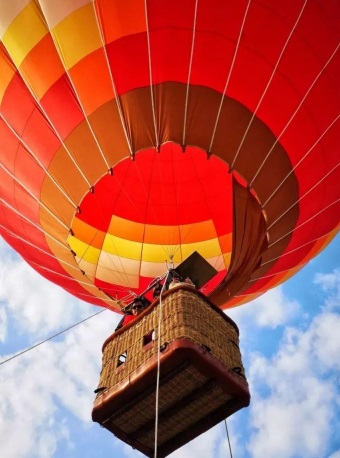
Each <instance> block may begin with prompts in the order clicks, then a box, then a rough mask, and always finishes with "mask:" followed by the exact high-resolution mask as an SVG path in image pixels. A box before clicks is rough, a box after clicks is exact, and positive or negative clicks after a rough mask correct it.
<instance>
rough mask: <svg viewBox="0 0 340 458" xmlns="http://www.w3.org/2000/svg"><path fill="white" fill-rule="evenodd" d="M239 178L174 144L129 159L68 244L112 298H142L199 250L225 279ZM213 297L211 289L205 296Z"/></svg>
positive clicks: (109, 178)
mask: <svg viewBox="0 0 340 458" xmlns="http://www.w3.org/2000/svg"><path fill="white" fill-rule="evenodd" d="M232 205H233V203H232V174H231V173H230V168H229V166H228V164H226V163H225V162H224V161H223V160H221V159H220V158H218V157H216V156H211V157H208V156H207V154H206V152H204V151H203V150H201V149H199V148H195V147H189V146H188V147H186V148H185V151H184V152H183V148H182V147H181V146H180V145H178V144H175V143H167V144H164V145H162V147H161V148H160V150H159V152H157V150H156V149H154V148H149V149H145V150H142V151H140V152H138V153H137V154H136V156H135V158H134V160H133V161H132V160H131V159H130V158H126V159H124V160H122V161H120V162H119V163H118V164H116V166H115V167H114V168H113V169H112V172H111V173H107V174H105V175H104V176H103V177H101V179H100V180H98V181H97V183H96V184H95V186H94V187H92V188H91V190H89V192H88V193H87V194H86V195H85V196H84V198H83V199H82V201H81V203H80V205H79V208H78V212H76V213H75V214H74V217H73V221H72V228H71V231H70V235H69V237H68V244H69V246H70V248H71V250H72V251H73V253H74V255H75V260H76V262H77V264H78V266H79V269H80V270H82V271H83V272H84V273H85V275H86V276H87V277H88V278H90V279H91V281H93V283H94V284H95V285H96V286H98V287H100V288H101V289H102V290H103V291H104V292H106V293H107V294H109V295H110V296H111V297H114V298H116V299H121V298H122V297H124V295H125V294H126V292H127V291H129V292H131V291H132V292H135V293H139V292H140V291H142V290H143V288H144V287H146V286H147V284H148V282H149V281H150V280H152V278H154V277H156V276H158V275H160V274H162V273H164V271H165V270H166V264H167V262H168V261H169V260H170V259H172V260H173V262H174V263H175V265H178V264H179V263H180V262H182V261H183V260H184V259H186V258H187V257H188V256H190V254H191V253H193V252H194V251H198V252H199V253H200V254H201V255H202V256H203V257H204V259H206V260H207V261H208V262H209V263H210V264H211V265H212V266H213V267H214V268H215V269H216V270H217V271H218V274H217V275H216V278H214V280H213V281H212V282H211V285H212V286H210V287H208V289H209V290H210V289H212V288H213V287H215V286H217V284H218V283H220V281H221V280H222V279H223V278H224V276H225V274H226V271H227V269H228V266H229V263H230V256H231V248H232V210H233V209H232ZM205 292H206V290H205Z"/></svg>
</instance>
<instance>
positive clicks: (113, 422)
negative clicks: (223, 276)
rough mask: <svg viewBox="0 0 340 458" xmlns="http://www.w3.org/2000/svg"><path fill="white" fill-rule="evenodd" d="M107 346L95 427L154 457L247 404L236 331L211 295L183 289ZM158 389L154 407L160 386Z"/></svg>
mask: <svg viewBox="0 0 340 458" xmlns="http://www.w3.org/2000/svg"><path fill="white" fill-rule="evenodd" d="M159 313H160V305H159V300H157V301H155V302H154V303H153V304H151V306H150V307H149V308H148V309H147V310H145V311H144V312H143V313H142V314H141V315H139V317H138V318H136V320H134V321H133V322H130V323H129V324H128V325H126V326H125V327H123V328H121V329H120V330H119V331H117V332H115V333H114V334H113V335H112V336H110V337H109V338H108V339H107V340H106V342H105V343H104V345H103V367H102V372H101V376H100V381H99V386H98V388H97V390H96V392H97V393H98V394H97V397H96V400H95V402H94V407H93V411H92V418H93V421H95V422H98V423H99V424H100V425H101V426H103V427H104V428H106V429H107V430H108V431H110V432H112V433H113V434H114V435H115V436H116V437H118V438H119V439H121V440H122V441H124V442H126V443H127V444H129V445H131V446H132V447H133V448H135V449H137V450H139V451H140V452H142V453H144V454H145V455H146V456H149V457H151V456H154V449H155V417H156V409H157V412H158V428H157V456H159V457H165V456H167V455H168V454H169V453H172V452H173V451H174V450H176V449H178V448H179V447H181V446H183V445H184V444H186V443H187V442H189V441H191V440H192V439H194V438H195V437H197V436H199V435H200V434H202V433H203V432H205V431H207V430H208V429H210V428H211V427H213V426H214V425H216V424H217V423H219V422H220V421H222V420H223V419H225V418H227V417H229V416H230V415H232V414H233V413H235V412H237V411H238V410H240V409H241V408H243V407H246V406H248V405H249V402H250V394H249V389H248V384H247V380H246V378H245V374H244V368H243V365H242V360H241V354H240V350H239V337H238V328H237V326H236V324H235V323H234V322H233V321H232V320H231V319H230V318H228V317H227V316H226V315H225V314H224V313H223V312H221V311H220V309H218V308H217V307H215V306H214V305H213V304H212V303H211V302H210V301H209V300H208V299H207V298H206V297H205V296H203V295H202V294H201V293H199V292H198V291H197V290H194V289H193V288H192V287H190V286H183V285H180V286H178V287H175V288H173V289H171V290H170V291H168V292H166V293H165V294H164V296H163V299H162V305H161V313H162V319H161V328H160V329H159V328H158V322H159ZM159 333H160V353H159V363H160V364H159V391H158V407H156V400H157V390H156V381H157V373H158V351H157V348H158V345H157V344H158V335H159Z"/></svg>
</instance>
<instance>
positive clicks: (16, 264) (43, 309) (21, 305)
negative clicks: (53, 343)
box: [0, 257, 90, 336]
mask: <svg viewBox="0 0 340 458" xmlns="http://www.w3.org/2000/svg"><path fill="white" fill-rule="evenodd" d="M0 301H2V302H3V303H5V304H6V310H7V314H8V318H11V319H13V322H14V324H15V327H16V329H17V330H18V331H19V332H20V333H24V332H26V333H27V332H29V333H34V335H35V336H45V335H47V334H48V333H50V332H51V331H52V330H56V329H58V330H59V328H60V327H62V326H65V327H66V326H67V325H69V324H73V323H74V322H76V321H77V319H79V317H85V316H88V315H89V311H90V307H89V306H88V305H87V304H86V303H83V304H81V302H80V301H78V300H76V299H75V298H73V297H72V296H71V295H69V294H67V293H66V292H65V291H64V290H63V289H62V288H60V287H58V286H56V285H54V284H53V283H51V282H49V281H47V280H46V279H44V278H43V277H41V276H40V275H38V274H37V273H36V272H35V271H34V270H33V269H32V268H30V266H29V265H28V264H27V263H26V262H24V261H22V260H21V259H20V258H18V257H14V258H9V259H7V262H6V264H5V263H0Z"/></svg>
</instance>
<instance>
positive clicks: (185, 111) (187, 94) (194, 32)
mask: <svg viewBox="0 0 340 458" xmlns="http://www.w3.org/2000/svg"><path fill="white" fill-rule="evenodd" d="M197 8H198V0H196V2H195V12H194V24H193V27H192V41H191V51H190V61H189V69H188V82H187V89H186V94H185V108H184V121H183V137H182V145H183V146H185V141H186V138H185V134H186V128H187V114H188V101H189V88H190V78H191V69H192V60H193V57H194V47H195V36H196V21H197Z"/></svg>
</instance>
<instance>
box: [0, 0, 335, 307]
mask: <svg viewBox="0 0 340 458" xmlns="http://www.w3.org/2000/svg"><path fill="white" fill-rule="evenodd" d="M123 3H124V7H122V2H121V0H112V1H110V2H107V1H104V0H97V1H96V2H92V1H89V0H81V1H80V0H69V1H68V2H51V1H47V0H38V1H33V0H32V1H25V2H16V1H13V2H5V1H2V2H0V14H1V18H2V20H1V25H0V40H1V43H0V135H1V144H0V232H1V234H2V236H3V237H4V238H5V239H6V241H8V243H10V244H11V245H12V246H13V248H14V249H15V250H17V251H18V252H19V253H20V254H21V255H22V256H23V257H24V259H25V260H26V261H27V262H28V263H29V264H30V265H31V266H32V267H33V268H35V269H36V270H37V271H38V272H40V273H41V274H42V275H44V276H45V277H46V278H48V279H49V280H51V281H53V282H55V283H58V284H60V285H61V286H62V287H63V288H65V289H66V290H67V291H69V292H70V293H72V294H74V295H76V296H77V297H80V298H82V299H84V300H87V301H89V302H91V303H94V304H97V305H104V306H110V307H113V308H116V309H118V310H119V309H120V304H122V303H124V302H128V301H129V300H130V299H131V297H132V296H133V295H134V294H140V293H141V292H143V291H144V289H145V288H146V287H147V286H148V284H149V283H150V282H151V281H152V279H153V278H154V277H156V276H158V275H161V274H163V273H164V272H165V271H166V269H167V267H166V263H169V261H170V260H172V261H173V262H174V264H175V266H176V265H178V264H179V263H181V262H182V261H183V260H185V259H186V258H187V257H188V256H189V255H190V254H191V253H193V252H194V251H197V252H198V253H200V254H201V255H202V256H203V257H204V258H205V259H206V260H207V261H208V262H209V263H210V264H211V265H212V266H213V267H214V268H215V269H216V270H217V272H218V273H217V275H216V277H215V278H214V279H213V280H212V281H211V282H210V283H209V284H208V285H207V286H205V288H204V292H205V293H207V294H209V295H210V296H211V298H212V300H215V299H216V303H218V305H220V306H221V307H228V306H234V305H238V304H242V303H244V302H246V301H247V300H251V299H252V298H255V297H257V296H258V295H259V294H260V293H263V292H264V291H266V289H268V288H272V287H274V286H276V285H278V284H280V283H281V282H282V281H284V280H285V279H287V278H289V277H290V276H291V275H292V274H293V273H294V272H295V271H297V270H298V269H299V268H300V267H301V266H302V265H305V264H306V263H307V262H308V261H309V260H310V259H311V258H312V257H313V256H315V255H316V254H317V253H318V252H319V251H320V249H322V248H323V247H324V246H325V245H326V244H327V243H329V241H330V240H331V239H332V238H333V237H334V236H335V235H336V233H337V231H338V228H339V215H340V187H339V180H340V166H339V151H338V148H339V144H340V127H339V126H340V114H339V113H340V88H339V84H340V83H339V81H340V80H339V74H340V52H339V49H340V44H339V43H340V25H339V19H338V18H339V17H340V4H339V2H333V1H331V0H325V1H324V2H322V6H321V5H320V2H319V1H317V0H310V1H309V2H304V1H303V0H299V1H297V0H288V1H286V2H279V1H275V2H273V1H271V0H264V1H261V2H259V1H256V0H254V1H253V2H251V4H250V6H249V8H248V2H247V1H246V0H234V1H231V2H225V1H224V0H209V1H208V0H200V2H198V4H197V8H196V1H195V0H188V1H186V2H182V1H179V0H173V1H171V2H169V1H166V0H148V1H147V2H146V3H145V2H144V0H126V1H125V2H123ZM145 6H146V8H145ZM235 180H236V182H237V183H239V184H241V188H242V189H243V190H244V193H242V192H241V194H240V195H239V196H238V197H237V196H236V191H235ZM250 201H251V202H252V203H251V204H249V202H250ZM248 205H250V206H248ZM250 208H251V210H250ZM255 213H256V214H257V215H258V219H256V218H255V219H254V218H253V216H254V214H255ZM251 221H252V222H253V224H257V223H254V221H261V229H259V233H260V232H261V234H262V235H263V236H264V237H265V238H266V240H267V243H266V244H263V245H261V246H257V248H256V235H254V234H256V227H254V226H251ZM259 224H260V223H259ZM252 234H253V239H252ZM254 239H255V240H254ZM248 257H249V259H248ZM230 282H233V285H234V286H233V288H231V287H230ZM118 301H119V302H118Z"/></svg>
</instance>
